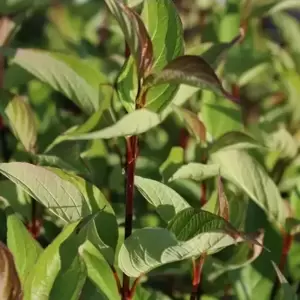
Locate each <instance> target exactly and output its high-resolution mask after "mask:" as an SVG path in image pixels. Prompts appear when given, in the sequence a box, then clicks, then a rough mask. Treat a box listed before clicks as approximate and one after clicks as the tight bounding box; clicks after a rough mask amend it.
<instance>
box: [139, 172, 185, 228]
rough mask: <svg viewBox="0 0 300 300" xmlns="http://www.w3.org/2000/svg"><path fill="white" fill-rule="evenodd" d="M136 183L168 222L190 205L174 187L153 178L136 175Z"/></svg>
mask: <svg viewBox="0 0 300 300" xmlns="http://www.w3.org/2000/svg"><path fill="white" fill-rule="evenodd" d="M134 184H135V186H136V187H137V189H138V191H139V192H140V193H141V194H142V195H143V197H144V198H145V199H146V200H147V201H148V202H149V203H150V204H152V205H153V206H154V207H155V208H156V209H157V212H158V214H159V215H160V216H161V217H162V219H163V220H164V221H166V222H169V221H170V220H171V219H172V218H173V217H174V216H175V215H176V214H177V213H178V212H180V211H181V210H183V209H185V208H187V207H189V206H190V205H189V204H188V203H187V202H186V201H185V200H184V199H183V198H182V197H181V196H180V195H179V194H178V193H176V192H175V191H174V190H173V189H171V188H170V187H168V186H167V185H165V184H163V183H160V182H158V181H155V180H153V179H147V178H143V177H140V176H135V178H134Z"/></svg>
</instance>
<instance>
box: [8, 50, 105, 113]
mask: <svg viewBox="0 0 300 300" xmlns="http://www.w3.org/2000/svg"><path fill="white" fill-rule="evenodd" d="M8 54H9V56H10V55H11V51H9V53H8ZM12 62H13V63H14V64H16V65H18V66H20V67H22V68H23V69H25V70H26V71H27V72H29V73H31V74H32V75H34V76H35V77H37V78H38V79H39V80H41V81H43V82H45V83H47V84H48V85H50V86H51V87H52V88H53V89H54V90H56V91H58V92H61V93H62V94H64V95H65V96H66V97H68V98H69V99H70V100H72V101H73V102H74V103H75V104H76V105H77V106H78V107H80V108H81V109H82V110H83V111H84V112H85V113H87V114H92V113H94V112H95V111H97V109H98V108H99V93H100V89H99V88H100V83H106V79H105V77H104V76H103V75H102V74H101V73H99V71H97V69H94V68H93V67H91V66H90V65H89V64H88V63H86V62H84V61H81V60H80V59H79V58H76V57H72V56H70V55H66V54H61V53H52V52H47V51H43V50H36V49H17V50H16V51H15V53H14V55H13V59H12Z"/></svg>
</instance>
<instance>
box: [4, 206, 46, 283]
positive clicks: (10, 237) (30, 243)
mask: <svg viewBox="0 0 300 300" xmlns="http://www.w3.org/2000/svg"><path fill="white" fill-rule="evenodd" d="M7 246H8V248H9V249H10V251H11V252H12V254H13V256H14V259H15V264H16V267H17V271H18V275H19V278H20V280H21V283H22V285H24V282H25V280H26V278H27V276H28V274H29V272H30V271H31V269H32V268H33V266H34V265H35V263H36V261H37V260H38V258H39V256H40V254H41V253H42V252H43V248H42V247H41V246H40V245H39V243H38V242H37V241H36V240H35V239H34V238H33V237H32V236H31V234H30V233H29V231H28V230H27V228H26V227H25V225H24V224H23V223H22V222H21V220H20V219H19V218H18V217H17V216H16V215H15V214H13V212H12V211H11V210H9V211H8V213H7Z"/></svg>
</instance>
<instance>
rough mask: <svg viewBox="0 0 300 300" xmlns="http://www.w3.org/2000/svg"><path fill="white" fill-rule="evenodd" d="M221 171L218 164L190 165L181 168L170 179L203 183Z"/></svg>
mask: <svg viewBox="0 0 300 300" xmlns="http://www.w3.org/2000/svg"><path fill="white" fill-rule="evenodd" d="M219 170H220V167H219V165H218V164H200V163H189V164H187V165H184V166H182V167H181V168H179V169H178V170H177V171H176V172H175V173H174V174H173V176H172V177H171V178H170V181H171V180H176V179H191V180H195V181H202V180H205V179H208V178H211V177H214V176H217V175H218V174H219Z"/></svg>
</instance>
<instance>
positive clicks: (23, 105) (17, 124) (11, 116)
mask: <svg viewBox="0 0 300 300" xmlns="http://www.w3.org/2000/svg"><path fill="white" fill-rule="evenodd" d="M5 115H6V117H7V119H8V124H9V126H10V128H11V129H12V131H13V133H14V135H15V136H16V138H17V139H19V140H20V142H21V143H22V145H23V147H24V148H25V150H26V151H28V152H33V153H34V152H35V146H36V139H37V128H36V123H35V116H34V113H33V111H32V109H31V107H30V105H29V103H28V101H27V99H26V98H25V97H20V96H15V97H14V98H13V99H12V100H11V101H10V102H9V103H8V105H7V106H6V108H5Z"/></svg>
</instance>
